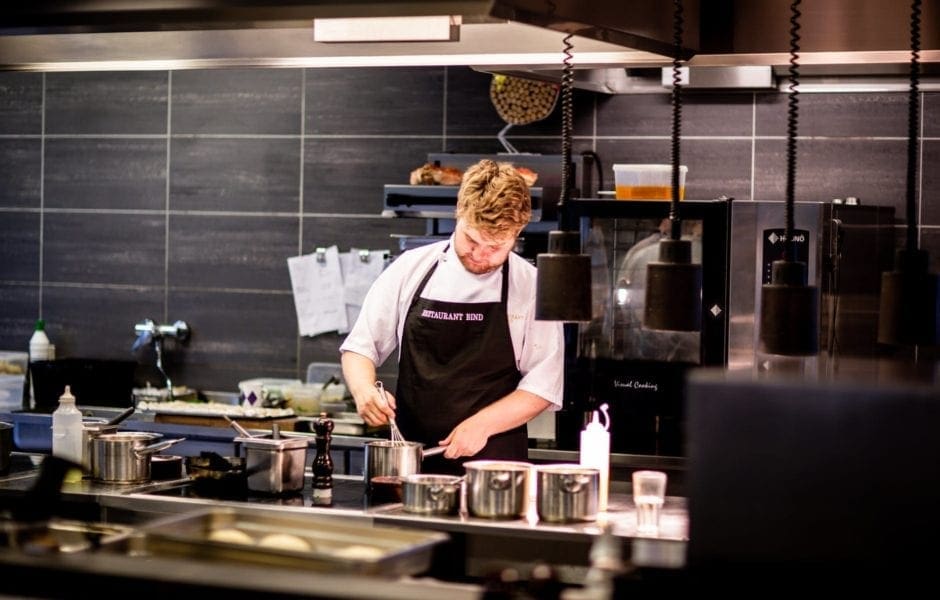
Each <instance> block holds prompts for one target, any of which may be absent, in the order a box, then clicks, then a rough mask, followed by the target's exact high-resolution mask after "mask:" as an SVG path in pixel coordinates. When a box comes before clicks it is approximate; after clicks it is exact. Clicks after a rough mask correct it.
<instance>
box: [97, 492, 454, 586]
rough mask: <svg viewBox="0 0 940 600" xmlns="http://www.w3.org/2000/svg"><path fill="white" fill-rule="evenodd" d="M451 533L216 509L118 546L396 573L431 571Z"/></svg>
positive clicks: (158, 526) (163, 523) (158, 525)
mask: <svg viewBox="0 0 940 600" xmlns="http://www.w3.org/2000/svg"><path fill="white" fill-rule="evenodd" d="M233 532H235V533H233ZM236 538H241V539H240V541H239V540H238V539H236ZM447 539H448V536H447V535H446V534H444V533H440V532H425V531H415V530H409V529H398V528H393V527H387V526H371V525H363V524H356V523H349V522H346V521H344V520H339V519H322V518H320V519H318V518H312V517H306V516H304V517H296V516H289V515H268V514H262V515H259V514H253V513H252V512H247V511H244V510H240V509H236V508H213V509H209V510H206V511H199V512H195V513H187V514H185V515H176V516H173V517H169V518H166V519H160V520H158V521H154V522H152V523H150V524H148V525H146V526H144V527H141V528H140V529H139V533H138V534H137V535H133V536H128V537H127V538H126V539H125V540H123V543H121V544H117V545H115V547H114V548H113V549H114V550H117V551H123V552H126V553H130V554H134V555H150V556H174V557H179V558H190V559H195V560H216V561H218V560H221V561H241V562H245V563H252V564H260V565H268V566H276V567H289V568H298V569H304V570H308V571H309V570H314V571H324V572H331V573H337V572H340V573H362V574H368V575H380V576H388V577H397V576H401V575H416V574H419V573H422V572H424V571H426V570H427V569H428V568H429V567H430V565H431V554H432V550H433V547H434V546H435V545H437V544H439V543H441V542H443V541H445V540H447Z"/></svg>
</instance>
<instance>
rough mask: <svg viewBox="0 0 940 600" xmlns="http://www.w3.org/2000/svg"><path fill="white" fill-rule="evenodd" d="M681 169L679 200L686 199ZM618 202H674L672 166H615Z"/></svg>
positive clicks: (683, 176)
mask: <svg viewBox="0 0 940 600" xmlns="http://www.w3.org/2000/svg"><path fill="white" fill-rule="evenodd" d="M688 171H689V168H688V167H687V166H685V165H682V166H680V167H679V199H680V200H682V199H684V198H685V175H686V173H688ZM614 182H615V184H616V198H617V200H672V165H614Z"/></svg>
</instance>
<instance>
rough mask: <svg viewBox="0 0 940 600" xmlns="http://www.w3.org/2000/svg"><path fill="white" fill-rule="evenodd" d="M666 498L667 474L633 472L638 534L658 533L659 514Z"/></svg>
mask: <svg viewBox="0 0 940 600" xmlns="http://www.w3.org/2000/svg"><path fill="white" fill-rule="evenodd" d="M665 498H666V474H665V473H663V472H662V471H634V472H633V503H634V504H636V532H637V534H638V535H657V534H658V533H659V515H660V512H662V507H663V502H664V500H665Z"/></svg>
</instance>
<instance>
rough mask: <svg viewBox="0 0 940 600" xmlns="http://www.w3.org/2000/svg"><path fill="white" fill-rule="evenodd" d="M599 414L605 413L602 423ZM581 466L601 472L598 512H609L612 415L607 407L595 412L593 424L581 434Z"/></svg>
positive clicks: (603, 406)
mask: <svg viewBox="0 0 940 600" xmlns="http://www.w3.org/2000/svg"><path fill="white" fill-rule="evenodd" d="M599 412H602V413H604V422H603V423H601V421H600V415H599ZM581 466H582V467H589V468H594V469H597V470H598V471H600V473H601V477H600V484H601V489H600V490H599V493H598V494H597V510H599V511H605V510H607V490H608V488H609V485H610V415H609V414H607V405H606V404H601V406H600V411H596V410H595V411H594V412H593V414H592V416H591V422H590V423H588V424H587V425H586V426H585V427H584V431H582V432H581Z"/></svg>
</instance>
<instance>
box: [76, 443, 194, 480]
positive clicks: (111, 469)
mask: <svg viewBox="0 0 940 600" xmlns="http://www.w3.org/2000/svg"><path fill="white" fill-rule="evenodd" d="M160 437H162V436H161V434H159V433H147V432H143V431H126V432H122V433H103V434H101V435H99V436H98V437H96V438H95V439H94V441H93V450H92V454H93V457H94V458H93V459H92V463H93V464H94V466H95V471H94V473H93V475H94V477H95V479H98V480H101V481H105V482H108V483H144V482H147V481H150V456H151V455H153V454H156V453H157V452H159V451H161V450H165V449H167V448H169V447H170V446H173V445H176V444H178V443H180V442H182V441H183V439H174V440H164V441H162V442H157V443H152V442H154V441H155V440H158V439H160Z"/></svg>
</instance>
